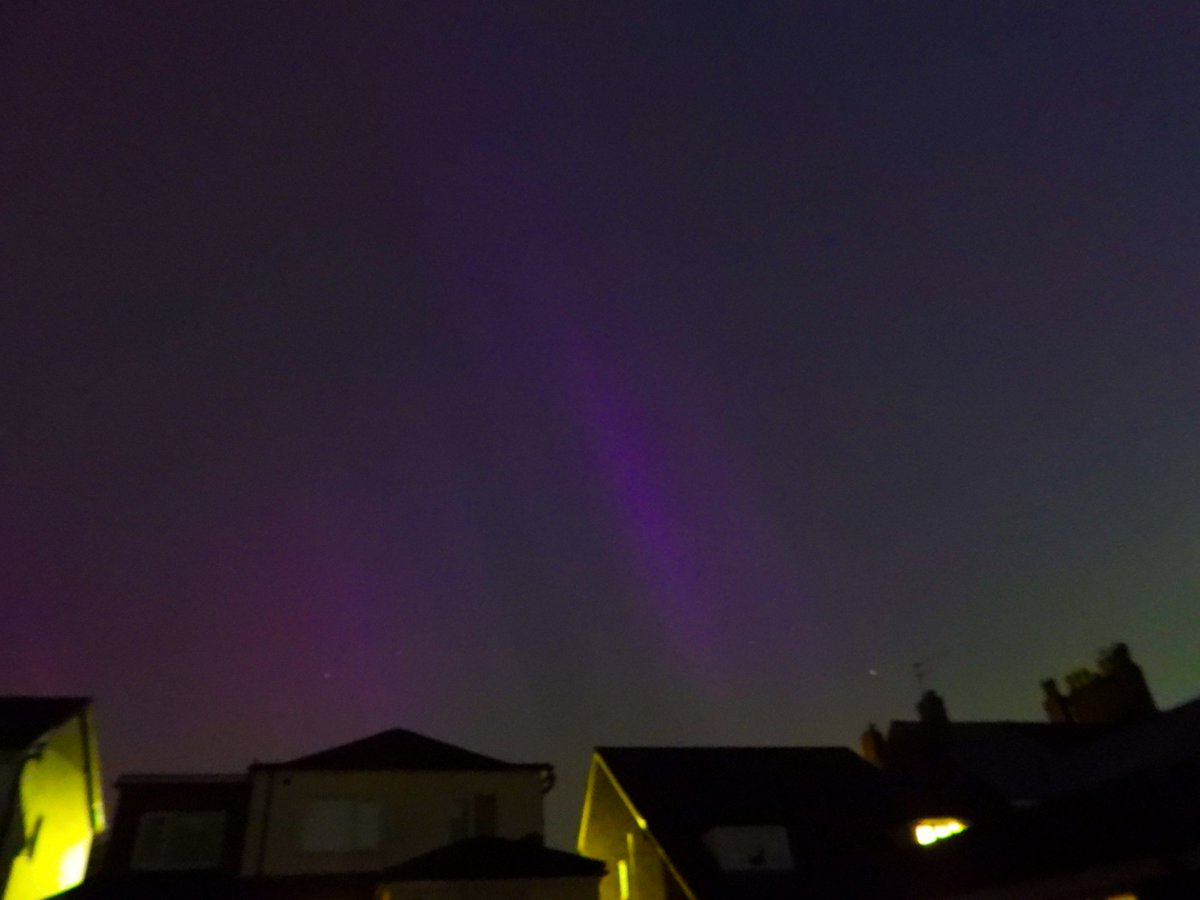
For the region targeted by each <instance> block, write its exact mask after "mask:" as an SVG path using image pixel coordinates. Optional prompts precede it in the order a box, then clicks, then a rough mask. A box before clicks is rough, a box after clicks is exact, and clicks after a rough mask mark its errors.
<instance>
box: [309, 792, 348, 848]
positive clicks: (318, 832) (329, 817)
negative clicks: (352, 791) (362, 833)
mask: <svg viewBox="0 0 1200 900" xmlns="http://www.w3.org/2000/svg"><path fill="white" fill-rule="evenodd" d="M353 827H354V807H353V806H352V805H351V802H350V801H349V800H314V801H312V802H311V803H309V804H308V807H307V808H306V809H305V812H304V823H303V825H302V827H301V829H300V846H301V847H302V848H303V849H304V850H306V851H308V852H310V853H339V852H345V851H347V850H349V849H350V848H351V847H352V846H353V843H352V833H353Z"/></svg>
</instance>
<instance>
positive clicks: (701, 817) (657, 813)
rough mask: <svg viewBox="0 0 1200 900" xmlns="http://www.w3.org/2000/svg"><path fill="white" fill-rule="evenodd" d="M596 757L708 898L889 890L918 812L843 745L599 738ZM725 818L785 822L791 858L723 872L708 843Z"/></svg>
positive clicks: (737, 822) (730, 822) (742, 822)
mask: <svg viewBox="0 0 1200 900" xmlns="http://www.w3.org/2000/svg"><path fill="white" fill-rule="evenodd" d="M596 754H597V756H598V757H599V759H600V761H601V763H602V764H603V765H604V767H606V768H607V770H608V771H609V772H610V773H611V774H612V777H613V778H614V779H615V780H616V782H617V784H618V785H619V787H620V789H621V790H622V791H623V792H624V794H625V795H626V797H628V798H629V801H630V802H631V803H632V805H633V806H634V808H635V810H636V812H637V813H638V814H639V815H640V816H641V817H642V818H643V819H644V820H645V823H646V825H645V827H646V829H647V831H649V833H650V834H651V835H652V836H653V837H654V839H655V841H657V842H658V844H659V846H660V847H661V848H662V850H663V852H664V853H665V854H666V856H667V858H668V859H669V860H670V861H671V864H672V865H673V866H674V867H675V869H676V871H678V872H679V873H680V875H681V876H682V877H683V879H684V880H685V881H686V882H687V884H688V885H689V886H690V887H691V888H692V889H693V890H695V891H696V892H697V893H698V894H702V895H704V896H706V897H720V898H735V897H736V898H747V897H753V898H768V897H769V898H775V897H794V896H798V895H803V894H805V893H806V892H812V893H814V894H817V895H819V894H823V893H828V892H832V893H837V892H842V893H846V892H847V891H849V893H850V894H857V895H859V896H876V897H884V896H889V893H890V887H889V885H890V884H891V882H892V881H894V877H893V876H894V872H893V871H892V870H891V869H890V868H889V866H890V865H891V863H892V862H893V861H895V860H896V858H897V857H902V856H903V855H904V854H905V853H906V851H907V847H906V846H904V845H903V844H902V842H899V841H897V839H896V835H897V833H899V829H902V828H904V827H905V826H906V824H907V823H908V822H909V821H910V820H911V819H913V818H916V817H918V816H919V815H920V814H922V811H921V810H918V809H915V808H914V807H913V806H912V804H911V803H910V801H909V799H908V798H907V797H906V796H905V795H904V793H903V792H902V791H901V790H900V789H899V787H898V786H897V785H896V784H895V783H894V781H893V779H892V778H891V777H890V776H889V775H888V774H887V773H885V772H882V771H880V770H878V769H876V768H875V767H874V766H872V765H871V764H870V763H868V762H866V761H865V760H863V759H861V758H860V757H859V756H857V755H856V754H854V753H853V752H851V751H850V750H848V749H847V748H845V747H601V748H597V750H596ZM924 814H928V813H927V812H925V813H924ZM721 826H775V827H780V828H783V829H785V830H786V834H787V839H788V843H789V849H790V853H791V857H792V859H793V860H794V861H795V864H794V866H793V867H792V868H790V869H784V870H776V871H722V869H721V868H720V866H719V865H718V863H717V861H716V859H715V858H714V856H713V854H712V853H710V852H709V850H708V849H707V847H706V845H705V836H706V835H707V834H708V833H709V832H710V831H711V830H712V829H714V828H718V827H721Z"/></svg>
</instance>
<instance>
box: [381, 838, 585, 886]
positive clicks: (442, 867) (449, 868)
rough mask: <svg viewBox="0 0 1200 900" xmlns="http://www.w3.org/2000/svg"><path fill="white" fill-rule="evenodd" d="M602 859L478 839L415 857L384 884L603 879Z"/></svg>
mask: <svg viewBox="0 0 1200 900" xmlns="http://www.w3.org/2000/svg"><path fill="white" fill-rule="evenodd" d="M603 874H604V863H603V862H601V861H600V860H598V859H590V858H588V857H586V856H579V855H578V854H576V853H567V852H565V851H562V850H551V849H550V848H549V847H543V846H542V845H541V844H539V843H533V842H532V841H511V840H506V839H505V838H498V837H474V838H467V839H466V840H464V841H457V842H455V843H453V844H450V845H449V846H446V847H440V848H438V849H437V850H433V851H431V852H429V853H424V854H422V855H421V856H417V857H414V858H413V859H410V860H407V861H406V862H403V863H400V864H399V865H398V866H393V867H391V868H390V869H386V870H385V871H384V872H383V873H381V875H380V878H381V880H383V881H477V880H483V879H489V880H490V879H507V878H571V877H589V876H590V877H593V878H599V877H600V876H602V875H603Z"/></svg>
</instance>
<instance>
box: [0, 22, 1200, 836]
mask: <svg viewBox="0 0 1200 900" xmlns="http://www.w3.org/2000/svg"><path fill="white" fill-rule="evenodd" d="M1198 50H1200V8H1198V7H1197V6H1196V5H1195V4H1193V3H1188V2H1183V0H1175V2H1170V0H1168V2H1162V3H1157V4H1153V5H1146V4H1138V3H1132V2H1128V3H1125V2H1119V3H1110V4H1104V5H1096V4H1084V3H1058V4H1045V3H1035V2H1017V0H1005V2H999V3H970V2H964V3H955V4H947V5H933V4H929V5H918V6H913V5H906V6H896V5H891V4H882V3H874V2H872V3H866V2H844V0H839V2H832V0H831V2H815V3H795V4H769V3H744V4H725V3H701V4H666V3H650V4H646V3H641V4H633V3H624V2H615V3H608V4H600V5H597V7H595V8H588V7H587V6H583V5H573V4H563V3H519V2H518V3H513V4H500V5H491V4H471V3H454V2H451V3H410V4H396V3H384V2H379V3H375V2H362V3H354V4H348V5H346V6H345V7H344V6H343V5H341V4H338V5H336V8H335V6H334V5H331V4H320V3H316V2H308V0H303V2H297V3H294V4H289V5H288V7H287V12H286V14H285V13H284V12H282V11H280V10H278V9H272V8H269V7H268V6H267V5H261V6H254V5H251V4H242V3H233V2H229V3H225V2H221V3H213V4H203V5H201V4H190V3H158V2H156V3H148V2H147V3H140V2H127V3H112V4H109V3H105V4H93V3H84V2H76V0H61V2H55V3H51V4H35V3H17V4H8V5H7V6H6V7H5V9H4V10H3V11H2V12H0V91H2V93H0V96H2V97H3V100H2V107H0V108H3V109H4V111H5V115H4V118H5V123H6V124H5V127H4V128H3V129H0V173H2V174H0V183H2V184H3V192H2V194H0V198H2V199H0V297H3V298H4V299H3V302H2V303H0V309H2V312H0V342H2V343H0V347H2V348H3V349H2V352H0V367H2V373H3V378H2V380H0V384H2V387H0V403H2V406H0V411H2V413H3V415H2V417H0V422H2V423H3V441H2V451H0V452H2V459H0V512H2V515H0V552H2V553H3V560H4V563H3V565H2V566H0V589H2V591H3V595H4V597H5V601H4V603H3V613H2V615H0V622H3V625H4V628H3V631H4V634H5V635H6V652H5V653H4V654H2V655H0V683H2V684H3V685H4V690H5V691H6V692H11V693H16V692H34V693H42V692H55V693H85V694H90V695H94V696H95V697H96V698H97V701H98V710H97V712H98V717H99V727H100V729H101V750H102V755H103V759H104V763H105V766H106V769H107V771H108V773H109V774H110V775H112V776H115V775H116V774H117V773H118V772H121V771H131V770H178V769H188V768H200V769H205V770H212V769H222V768H229V767H235V768H237V767H241V766H243V765H244V764H246V763H247V762H249V761H250V759H251V758H255V757H256V758H260V759H272V758H283V757H288V756H295V755H299V754H300V753H304V752H308V751H311V750H315V749H318V748H320V747H322V746H326V745H329V744H332V743H335V742H338V741H341V740H345V739H349V738H353V737H357V736H361V735H364V734H367V733H371V732H373V731H378V730H381V729H384V728H387V727H392V726H403V727H408V728H413V729H415V730H418V731H423V732H427V733H429V734H431V735H433V736H436V737H439V738H441V739H444V740H449V741H454V742H456V743H461V744H463V745H464V746H467V747H470V748H472V749H475V750H478V751H480V752H484V753H489V754H493V755H497V756H502V757H507V758H513V759H529V760H542V759H547V760H549V761H552V762H553V763H555V764H556V765H557V766H558V767H559V770H560V775H561V778H560V786H559V788H558V789H557V790H556V791H555V792H554V794H552V795H551V801H550V802H551V822H552V824H553V825H554V828H555V829H556V834H555V835H553V836H552V837H557V838H558V841H559V843H562V842H563V835H568V834H569V829H570V826H569V822H570V821H571V820H572V819H573V818H574V817H575V816H576V815H577V811H578V810H577V802H578V797H579V792H580V790H581V789H582V783H581V781H580V778H581V776H582V773H583V772H584V769H585V767H586V763H587V754H588V751H589V749H590V748H591V747H592V746H593V745H596V744H609V745H614V744H622V743H637V744H653V743H667V742H679V743H685V742H686V743H707V742H721V743H739V744H740V743H776V742H779V743H805V744H808V743H811V744H830V743H836V744H841V743H851V742H854V741H855V740H856V739H857V736H858V734H859V732H860V731H861V729H862V728H863V727H864V726H865V725H866V723H867V722H868V721H870V720H876V721H884V720H886V719H888V718H893V717H904V716H908V715H910V714H911V707H912V703H913V701H914V700H915V697H916V687H915V683H914V681H913V677H912V671H911V667H912V664H913V663H914V662H917V661H924V662H925V663H926V664H927V666H928V668H929V669H930V670H931V674H930V676H929V683H930V684H931V685H932V686H934V687H936V688H937V689H938V690H939V691H941V692H942V693H943V695H944V696H945V697H946V700H947V703H948V706H949V709H950V714H951V716H952V717H954V716H957V717H963V718H984V717H1013V718H1024V717H1036V716H1037V715H1038V713H1039V709H1038V681H1039V680H1040V679H1041V678H1042V677H1045V676H1050V675H1061V674H1063V673H1065V672H1066V671H1067V670H1069V669H1071V668H1074V667H1077V666H1079V665H1083V664H1086V663H1089V662H1091V661H1092V656H1093V653H1094V651H1095V650H1096V649H1098V648H1099V647H1101V646H1104V645H1107V644H1109V643H1111V642H1113V641H1116V640H1124V641H1127V642H1128V643H1129V645H1130V646H1131V648H1132V651H1133V654H1134V657H1135V659H1137V660H1138V662H1139V663H1141V664H1142V666H1143V667H1144V669H1145V671H1146V674H1147V677H1148V679H1149V681H1150V684H1151V687H1152V689H1153V690H1154V691H1155V693H1156V696H1157V697H1158V699H1159V701H1160V703H1161V704H1164V705H1171V704H1173V703H1177V702H1180V701H1182V700H1184V699H1187V698H1190V697H1192V696H1195V694H1196V693H1197V691H1198V690H1200V678H1198V677H1197V671H1196V667H1195V648H1196V646H1197V643H1198V640H1200V619H1198V617H1197V615H1196V609H1197V603H1196V586H1197V584H1200V501H1198V500H1197V491H1196V487H1197V484H1198V482H1200V353H1197V347H1198V346H1200V342H1198V340H1197V338H1198V337H1200V304H1198V303H1197V298H1198V297H1200V292H1198V287H1200V212H1198V211H1200V163H1198V160H1200V117H1197V115H1196V110H1197V109H1200V78H1198V77H1197V72H1198V71H1200V69H1197V65H1196V59H1197V51H1198ZM872 672H874V673H875V674H871V673H872Z"/></svg>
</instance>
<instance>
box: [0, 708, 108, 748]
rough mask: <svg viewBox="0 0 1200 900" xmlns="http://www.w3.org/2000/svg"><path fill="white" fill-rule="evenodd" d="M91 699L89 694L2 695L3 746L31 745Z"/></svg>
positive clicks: (0, 745) (0, 743) (0, 728)
mask: <svg viewBox="0 0 1200 900" xmlns="http://www.w3.org/2000/svg"><path fill="white" fill-rule="evenodd" d="M91 702H92V701H91V700H90V699H89V698H87V697H0V749H4V750H23V749H25V748H27V747H29V746H31V745H32V744H34V743H35V742H36V741H37V740H38V738H40V737H42V735H44V734H46V732H48V731H51V730H52V729H54V728H57V727H58V726H59V725H61V724H62V723H63V722H65V721H67V719H69V718H71V717H72V716H74V715H77V714H78V713H80V712H82V711H83V710H84V709H86V708H87V706H88V704H89V703H91Z"/></svg>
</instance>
